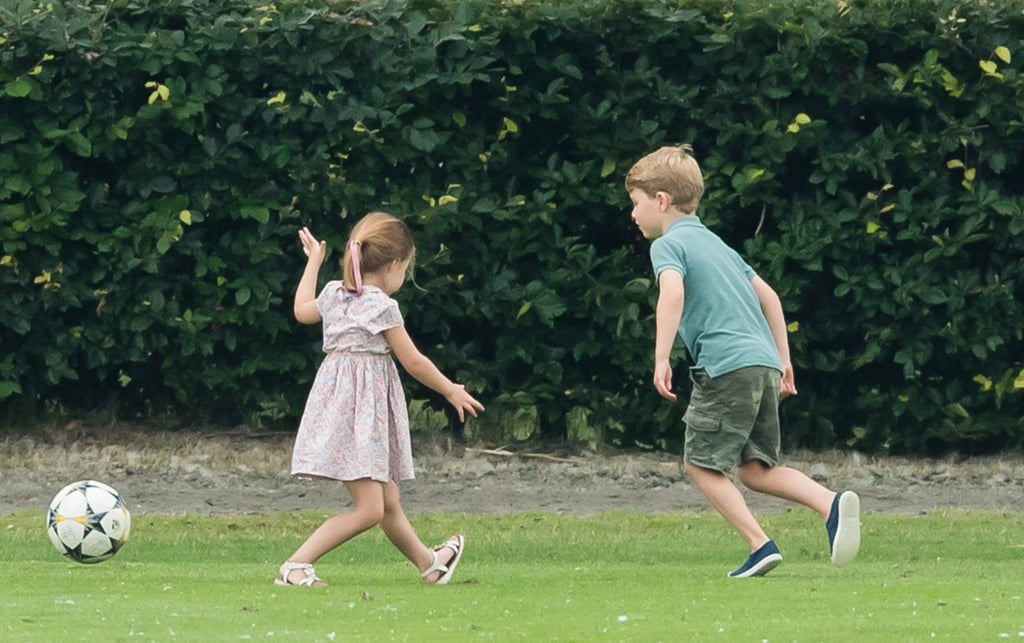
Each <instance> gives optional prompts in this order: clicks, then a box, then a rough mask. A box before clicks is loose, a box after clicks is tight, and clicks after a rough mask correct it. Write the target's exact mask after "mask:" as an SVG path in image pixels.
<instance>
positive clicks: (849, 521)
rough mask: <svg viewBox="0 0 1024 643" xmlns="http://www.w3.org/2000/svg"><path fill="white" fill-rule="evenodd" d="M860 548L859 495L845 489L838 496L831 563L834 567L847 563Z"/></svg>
mask: <svg viewBox="0 0 1024 643" xmlns="http://www.w3.org/2000/svg"><path fill="white" fill-rule="evenodd" d="M859 549H860V497H859V496H858V495H857V494H856V493H854V492H852V491H845V492H843V495H841V496H839V524H838V525H837V526H836V537H835V541H834V542H833V543H832V564H833V565H835V566H836V567H844V566H846V565H849V564H850V562H851V561H853V559H854V558H855V557H856V556H857V551H858V550H859Z"/></svg>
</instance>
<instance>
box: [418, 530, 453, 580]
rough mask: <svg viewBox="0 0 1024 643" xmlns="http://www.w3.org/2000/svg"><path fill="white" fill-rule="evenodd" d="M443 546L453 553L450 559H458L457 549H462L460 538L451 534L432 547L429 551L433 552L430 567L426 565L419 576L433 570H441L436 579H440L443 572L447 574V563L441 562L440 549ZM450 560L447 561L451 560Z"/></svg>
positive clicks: (423, 575)
mask: <svg viewBox="0 0 1024 643" xmlns="http://www.w3.org/2000/svg"><path fill="white" fill-rule="evenodd" d="M445 547H447V548H448V549H450V550H452V553H453V554H454V555H453V556H452V557H451V560H458V558H459V551H460V550H461V549H462V540H461V539H460V538H459V537H458V536H453V537H451V538H449V539H448V540H446V541H444V542H443V543H441V544H440V545H438V546H437V547H436V548H434V549H433V550H432V551H431V553H432V554H434V562H433V564H431V565H430V567H427V568H426V569H425V570H423V571H422V572H421V573H420V577H421V578H426V577H427V576H430V575H431V574H433V573H434V572H441V576H439V577H438V579H441V578H444V576H445V574H447V573H448V572H449V571H450V570H449V569H448V565H446V564H444V563H442V562H441V556H440V551H441V550H442V549H444V548H445ZM451 560H450V561H449V562H451Z"/></svg>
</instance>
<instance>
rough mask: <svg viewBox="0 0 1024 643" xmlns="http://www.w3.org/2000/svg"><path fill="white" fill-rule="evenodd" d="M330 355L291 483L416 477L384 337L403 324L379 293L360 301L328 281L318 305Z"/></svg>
mask: <svg viewBox="0 0 1024 643" xmlns="http://www.w3.org/2000/svg"><path fill="white" fill-rule="evenodd" d="M316 305H317V308H318V309H319V311H320V316H321V317H322V318H323V328H324V344H323V350H324V353H326V354H327V355H326V357H325V358H324V361H323V363H322V364H321V365H320V368H319V370H318V371H317V373H316V379H315V380H314V381H313V388H312V390H310V392H309V398H308V399H307V400H306V408H305V410H304V411H303V413H302V421H301V422H300V423H299V431H298V433H297V434H296V436H295V449H294V451H293V452H292V475H294V476H299V477H307V478H308V477H313V478H330V479H333V480H358V479H361V478H371V479H373V480H378V481H380V482H387V481H389V480H395V481H398V480H408V479H411V478H413V477H414V472H413V463H412V447H411V445H410V440H409V415H408V410H407V408H406V403H405V393H404V392H403V391H402V383H401V381H400V380H399V378H398V369H397V368H396V366H395V362H394V359H393V358H392V357H391V349H390V347H389V346H388V343H387V340H386V339H385V338H384V335H383V332H384V331H385V330H388V329H389V328H396V327H398V326H401V325H402V324H403V321H402V313H401V311H400V310H399V309H398V303H397V302H396V301H395V300H394V299H391V298H390V297H388V296H387V295H386V294H385V293H384V291H383V290H381V289H379V288H377V287H375V286H369V285H368V286H365V287H364V288H363V294H362V295H356V294H355V293H352V292H349V291H347V290H345V288H344V286H343V285H342V283H341V282H340V281H331V282H329V283H328V284H327V285H326V286H324V289H323V290H322V291H321V292H320V295H319V296H318V297H317V299H316Z"/></svg>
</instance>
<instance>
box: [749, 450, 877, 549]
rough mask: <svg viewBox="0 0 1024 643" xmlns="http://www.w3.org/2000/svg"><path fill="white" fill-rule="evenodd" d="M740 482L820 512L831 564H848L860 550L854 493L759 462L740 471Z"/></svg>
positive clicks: (857, 499) (857, 503) (857, 502)
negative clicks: (832, 487)
mask: <svg viewBox="0 0 1024 643" xmlns="http://www.w3.org/2000/svg"><path fill="white" fill-rule="evenodd" d="M739 476H740V481H741V482H743V484H745V485H746V486H747V487H749V488H750V489H753V490H754V491H758V492H760V493H766V494H768V495H772V496H775V497H777V498H784V499H786V500H790V501H792V502H798V503H800V504H802V505H804V506H806V507H809V508H811V509H813V510H814V511H817V512H818V513H819V514H821V517H822V518H824V519H825V531H826V533H827V534H828V544H829V549H830V550H831V558H832V562H833V563H834V564H835V565H836V566H838V567H842V566H844V565H847V564H849V563H850V562H851V561H852V560H853V559H854V557H856V555H857V551H858V550H859V549H860V498H858V497H857V494H856V493H854V492H852V491H842V492H839V493H836V492H835V491H832V490H831V489H828V488H826V487H824V486H822V485H820V484H818V483H817V482H815V481H814V480H812V479H811V478H810V477H808V476H807V475H806V474H804V473H803V472H802V471H798V470H796V469H793V468H791V467H783V466H774V467H769V466H768V465H766V464H765V463H763V462H761V461H760V460H748V461H747V462H744V463H743V464H742V465H740V467H739Z"/></svg>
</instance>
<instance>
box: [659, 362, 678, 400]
mask: <svg viewBox="0 0 1024 643" xmlns="http://www.w3.org/2000/svg"><path fill="white" fill-rule="evenodd" d="M654 388H656V389H658V393H659V394H660V395H661V396H662V397H663V398H665V399H666V400H668V401H670V402H675V401H676V394H675V393H673V392H672V366H671V365H670V364H669V362H668V360H667V359H666V360H657V361H656V362H655V363H654Z"/></svg>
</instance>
